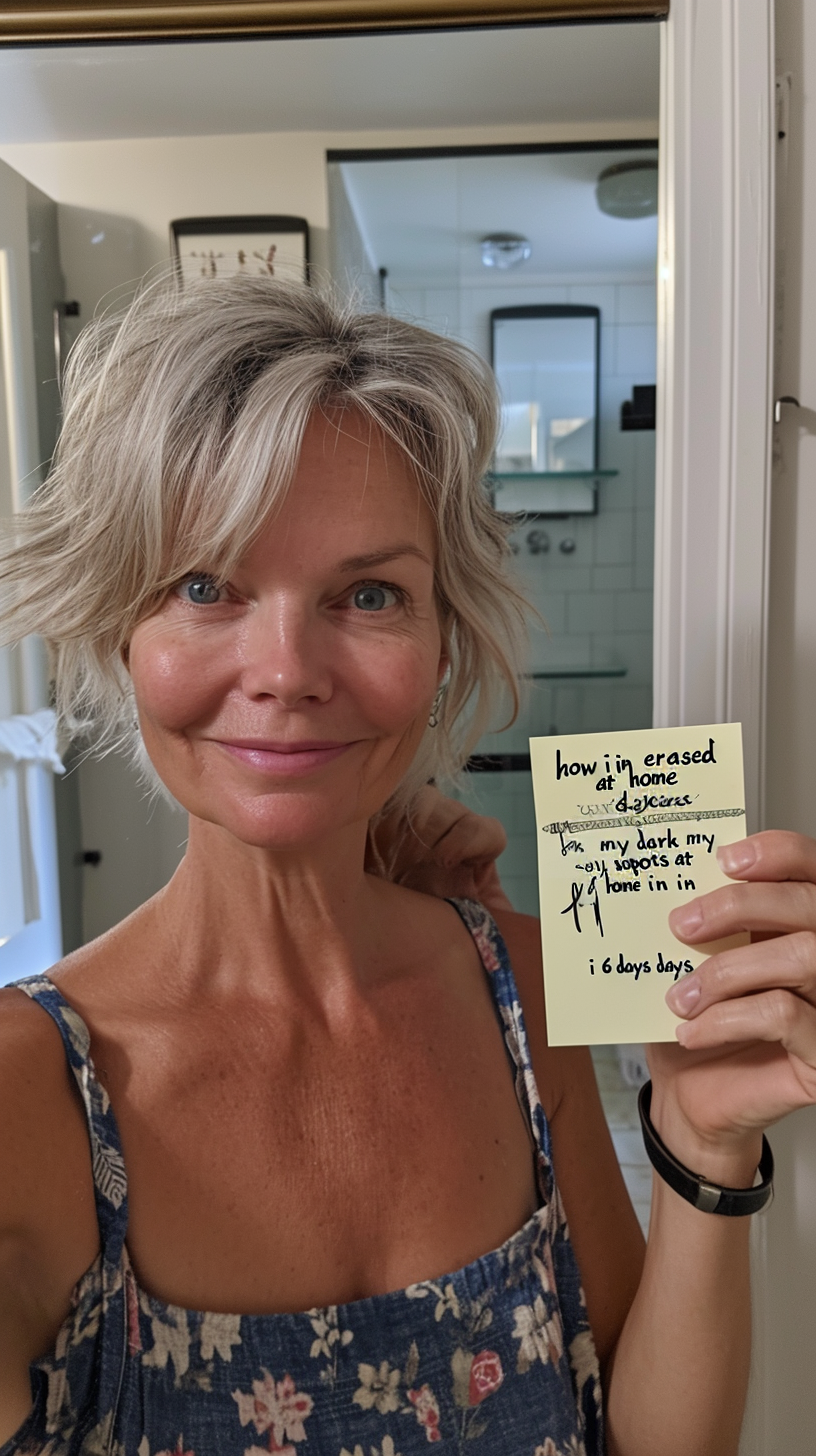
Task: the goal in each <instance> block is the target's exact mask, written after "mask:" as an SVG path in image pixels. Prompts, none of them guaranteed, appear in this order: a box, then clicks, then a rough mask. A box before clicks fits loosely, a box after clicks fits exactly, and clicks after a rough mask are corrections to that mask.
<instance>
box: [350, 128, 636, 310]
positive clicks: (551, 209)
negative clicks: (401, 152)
mask: <svg viewBox="0 0 816 1456" xmlns="http://www.w3.org/2000/svg"><path fill="white" fill-rule="evenodd" d="M654 155H656V154H655V153H653V152H645V153H644V152H643V151H640V150H638V151H634V150H632V149H628V150H627V149H626V148H625V147H622V148H621V149H620V150H615V151H572V152H542V153H533V154H531V153H526V154H522V155H492V156H482V157H444V158H434V159H432V160H430V159H425V158H423V159H417V160H401V161H384V162H368V161H367V162H342V163H340V164H339V165H340V166H341V167H342V171H343V178H344V181H345V184H346V191H347V193H348V196H349V201H350V202H351V205H352V208H353V210H354V214H355V217H356V219H357V223H358V226H359V227H360V231H361V232H362V234H363V237H364V239H365V241H366V244H367V246H368V251H369V254H370V256H371V260H372V262H373V263H374V265H375V267H384V268H387V269H388V272H389V275H392V277H397V278H399V279H400V280H401V281H403V282H405V283H409V282H411V281H414V280H417V281H418V280H421V279H424V278H429V277H433V278H434V279H439V280H447V279H449V280H450V281H451V282H454V281H455V282H460V283H466V282H481V283H484V282H485V281H486V279H487V278H490V277H492V278H493V279H494V280H502V279H504V280H506V281H508V282H509V281H511V280H512V281H513V282H518V283H523V282H524V281H525V279H527V278H529V277H530V276H531V275H532V274H547V275H553V274H557V275H572V274H578V273H589V274H596V275H600V274H615V275H622V274H632V275H638V276H644V275H646V276H648V275H649V274H650V273H653V272H654V267H655V258H656V255H657V218H656V217H649V218H640V219H635V220H633V219H626V220H623V219H621V218H614V217H608V216H607V215H606V214H605V213H602V212H601V211H600V210H599V208H598V205H597V202H596V201H595V183H596V181H597V179H598V174H599V173H600V172H601V171H602V170H603V168H604V167H608V166H610V165H611V164H612V163H614V162H622V161H628V160H630V159H634V158H644V157H647V156H654ZM490 232H518V233H523V234H524V236H525V237H527V238H529V240H530V242H531V243H532V248H533V251H532V256H531V258H530V260H529V262H527V263H524V264H522V265H520V266H519V267H518V268H515V269H513V270H512V272H508V273H504V274H501V273H500V274H495V273H492V274H488V273H487V270H486V269H485V268H484V267H483V265H482V262H481V256H480V250H479V239H480V238H482V237H483V236H484V234H485V233H490Z"/></svg>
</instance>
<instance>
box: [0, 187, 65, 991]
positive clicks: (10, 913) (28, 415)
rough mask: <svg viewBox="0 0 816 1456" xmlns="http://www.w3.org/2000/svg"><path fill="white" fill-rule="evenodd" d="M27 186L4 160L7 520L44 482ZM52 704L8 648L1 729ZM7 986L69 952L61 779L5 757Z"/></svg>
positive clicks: (1, 508)
mask: <svg viewBox="0 0 816 1456" xmlns="http://www.w3.org/2000/svg"><path fill="white" fill-rule="evenodd" d="M29 196H30V189H29V187H28V184H27V183H26V182H25V180H24V179H23V178H22V177H20V176H19V175H18V174H17V173H16V172H14V171H12V169H11V168H10V167H7V166H6V165H5V163H2V162H0V343H1V345H2V349H1V351H0V514H2V515H3V516H8V515H9V514H11V512H12V511H14V510H18V509H19V508H20V506H22V505H23V503H24V501H25V500H26V499H27V497H28V495H29V494H30V492H31V490H32V489H34V487H35V486H36V485H38V484H39V480H40V475H39V466H40V440H39V428H38V417H37V398H36V395H37V390H36V379H37V375H36V371H35V351H34V321H33V315H32V304H31V297H32V295H31V276H30V269H29V226H28V202H29ZM47 706H48V679H47V674H46V668H45V659H44V655H43V652H42V649H41V644H39V643H38V642H37V641H35V640H33V639H28V640H26V641H25V642H24V643H22V644H21V645H20V647H18V648H17V649H15V650H13V651H12V650H11V649H9V648H0V726H2V723H3V722H4V721H6V720H8V719H9V718H11V717H16V716H17V715H20V714H31V713H34V712H36V711H37V710H38V709H43V708H47ZM0 841H1V842H2V854H1V855H0V984H4V983H6V982H8V981H10V980H14V979H16V978H18V977H20V976H25V975H33V974H36V973H38V972H40V971H44V970H45V969H46V968H47V967H48V966H50V965H52V964H53V962H54V961H56V960H58V959H59V957H60V955H61V953H62V941H61V933H60V904H59V883H58V869H57V845H56V820H55V814H54V793H53V777H52V772H51V770H50V769H49V768H47V767H45V766H44V765H42V764H38V763H33V762H32V763H25V764H19V765H18V764H15V762H14V761H13V759H12V758H10V757H9V756H8V755H7V754H3V753H0Z"/></svg>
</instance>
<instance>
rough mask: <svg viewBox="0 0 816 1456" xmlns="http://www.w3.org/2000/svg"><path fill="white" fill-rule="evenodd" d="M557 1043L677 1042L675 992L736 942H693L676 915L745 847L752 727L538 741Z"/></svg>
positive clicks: (533, 753) (549, 981)
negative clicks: (746, 753) (723, 860)
mask: <svg viewBox="0 0 816 1456" xmlns="http://www.w3.org/2000/svg"><path fill="white" fill-rule="evenodd" d="M530 758H531V762H532V770H533V793H534V796H535V809H536V821H537V822H536V827H537V837H538V873H539V892H540V897H541V940H542V946H543V950H544V993H545V999H546V1004H547V1029H548V1038H549V1042H550V1045H551V1046H591V1045H593V1044H597V1043H610V1042H612V1043H615V1042H650V1041H674V1030H675V1027H676V1025H677V1021H678V1018H677V1017H676V1016H675V1015H674V1013H673V1012H671V1011H670V1010H669V1008H668V1006H667V1005H666V1002H665V999H664V998H665V995H666V992H667V990H668V989H669V986H670V985H671V984H672V983H673V982H674V981H675V980H678V979H679V978H680V977H682V976H684V975H687V974H688V973H689V972H690V971H692V970H693V969H694V967H695V966H697V965H699V964H700V962H701V961H703V960H705V958H706V956H708V955H711V954H712V953H713V952H714V951H715V950H719V949H722V948H723V947H724V945H726V944H729V945H730V944H739V943H740V942H743V941H744V940H745V939H746V938H747V937H745V936H742V937H736V938H732V939H731V940H730V941H728V942H719V943H718V944H717V945H707V946H698V947H696V948H695V949H693V950H692V949H691V948H690V947H688V946H686V945H683V943H682V942H681V941H679V940H677V939H676V938H675V936H673V935H672V933H671V931H670V930H669V926H668V915H669V911H670V910H672V909H674V907H675V906H676V905H682V904H685V903H686V901H688V900H690V899H692V898H693V897H694V896H695V895H699V894H704V893H705V892H706V891H708V890H713V889H716V888H717V887H718V886H719V885H724V884H727V883H729V881H728V878H727V876H726V875H724V874H723V873H722V871H721V870H720V868H719V866H718V864H717V859H716V851H717V848H718V846H719V845H721V844H730V843H732V842H733V841H734V840H736V839H743V838H744V837H745V834H746V828H745V787H744V778H743V768H742V727H741V724H739V723H716V724H713V725H710V726H708V727H700V728H645V729H638V730H633V731H631V732H626V733H614V732H612V733H575V734H570V735H563V736H559V737H556V736H553V737H551V738H531V739H530Z"/></svg>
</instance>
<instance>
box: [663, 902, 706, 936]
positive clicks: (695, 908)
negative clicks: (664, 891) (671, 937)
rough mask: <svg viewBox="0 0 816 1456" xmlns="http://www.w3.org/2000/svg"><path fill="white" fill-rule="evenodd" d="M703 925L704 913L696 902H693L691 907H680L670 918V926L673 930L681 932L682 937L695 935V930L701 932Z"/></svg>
mask: <svg viewBox="0 0 816 1456" xmlns="http://www.w3.org/2000/svg"><path fill="white" fill-rule="evenodd" d="M702 923H703V912H702V910H701V909H700V907H699V905H698V904H697V902H696V900H692V901H691V903H690V904H689V905H678V907H677V909H676V910H672V912H671V915H670V916H669V924H670V925H671V926H672V929H674V930H679V931H680V933H681V934H682V935H693V934H694V931H695V930H699V928H700V926H701V925H702Z"/></svg>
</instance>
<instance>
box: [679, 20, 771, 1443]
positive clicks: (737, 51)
mask: <svg viewBox="0 0 816 1456" xmlns="http://www.w3.org/2000/svg"><path fill="white" fill-rule="evenodd" d="M660 98H661V99H660V105H661V117H660V156H661V207H660V211H661V236H660V247H659V262H658V372H657V380H658V395H657V397H658V421H657V499H656V522H655V604H654V611H655V618H654V628H655V635H654V715H655V716H654V721H655V723H656V724H658V725H661V726H669V725H673V724H686V723H689V724H693V723H717V722H729V721H741V722H742V724H743V730H744V748H745V775H746V798H747V804H746V807H747V810H748V822H749V827H750V828H751V829H759V828H761V827H762V824H763V812H764V766H765V694H766V641H767V621H768V543H769V525H770V489H771V434H772V390H773V363H772V361H773V348H772V342H773V334H772V328H773V266H774V247H773V245H774V237H773V221H774V216H773V197H774V135H775V127H774V115H775V105H774V30H773V0H671V11H670V15H669V19H668V21H667V22H666V23H665V24H664V26H663V40H662V51H661V85H660ZM754 1224H755V1227H754V1230H753V1265H754V1281H753V1282H754V1357H753V1370H752V1380H751V1389H750V1392H749V1400H748V1410H747V1412H746V1419H745V1424H744V1429H743V1438H742V1444H741V1447H740V1450H741V1453H742V1456H769V1453H770V1452H771V1450H772V1449H774V1443H773V1442H772V1441H771V1440H770V1437H771V1424H772V1422H771V1420H770V1412H771V1410H772V1407H773V1392H772V1391H770V1390H768V1389H767V1376H766V1372H767V1368H768V1362H767V1359H766V1355H765V1349H764V1343H763V1342H764V1328H765V1318H764V1307H765V1298H764V1283H765V1269H766V1243H765V1240H766V1238H767V1237H768V1234H769V1228H768V1225H767V1223H766V1222H765V1220H764V1219H763V1218H758V1219H755V1220H754Z"/></svg>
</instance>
